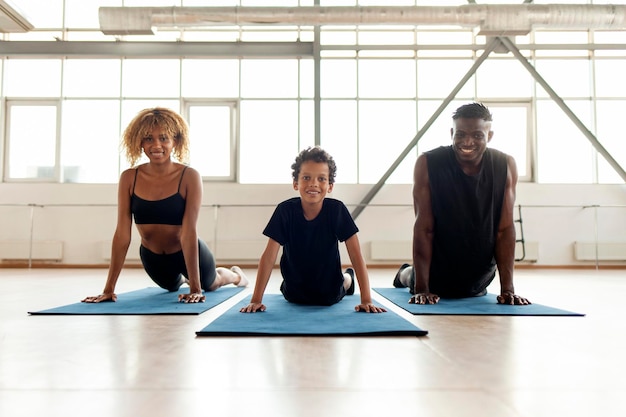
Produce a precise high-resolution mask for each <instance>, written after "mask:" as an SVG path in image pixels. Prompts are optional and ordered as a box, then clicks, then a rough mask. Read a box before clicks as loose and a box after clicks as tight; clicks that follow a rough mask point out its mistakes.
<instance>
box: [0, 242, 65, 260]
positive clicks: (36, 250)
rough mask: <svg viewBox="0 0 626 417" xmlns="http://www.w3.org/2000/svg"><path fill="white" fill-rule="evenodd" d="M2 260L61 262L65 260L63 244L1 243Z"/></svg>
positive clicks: (0, 256)
mask: <svg viewBox="0 0 626 417" xmlns="http://www.w3.org/2000/svg"><path fill="white" fill-rule="evenodd" d="M0 259H2V260H7V261H16V260H20V261H21V260H28V259H32V260H36V261H61V260H62V259H63V242H61V241H56V240H38V241H34V242H33V243H32V248H31V245H30V242H29V241H27V240H3V241H0Z"/></svg>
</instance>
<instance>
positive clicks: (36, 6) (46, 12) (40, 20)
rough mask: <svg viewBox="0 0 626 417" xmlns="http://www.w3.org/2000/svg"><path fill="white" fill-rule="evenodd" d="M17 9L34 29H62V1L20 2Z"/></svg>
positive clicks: (37, 0)
mask: <svg viewBox="0 0 626 417" xmlns="http://www.w3.org/2000/svg"><path fill="white" fill-rule="evenodd" d="M14 2H15V3H17V2H16V1H12V2H11V3H14ZM17 7H19V9H20V10H21V11H23V12H24V14H25V17H26V18H27V19H28V21H29V22H30V23H32V24H33V26H35V27H36V28H61V27H63V0H28V1H24V0H22V1H19V4H17Z"/></svg>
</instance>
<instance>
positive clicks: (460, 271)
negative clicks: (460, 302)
mask: <svg viewBox="0 0 626 417" xmlns="http://www.w3.org/2000/svg"><path fill="white" fill-rule="evenodd" d="M452 120H453V127H452V128H451V129H450V133H451V137H452V145H450V146H441V147H439V148H437V149H434V150H431V151H428V152H426V153H424V154H421V155H420V156H419V157H418V158H417V161H416V163H415V170H414V184H413V205H414V209H415V214H416V220H415V224H414V227H413V265H414V266H413V267H411V266H410V265H408V264H404V265H402V267H400V270H399V271H398V273H397V275H396V277H395V279H394V282H393V284H394V286H395V287H399V288H400V287H409V288H410V291H411V294H413V296H412V297H411V299H410V301H409V303H415V304H435V303H437V302H438V301H439V298H440V297H444V298H460V297H472V296H481V295H485V294H486V293H487V286H488V285H489V284H490V283H491V282H492V280H493V279H494V277H495V274H496V269H497V270H498V274H499V276H500V295H499V296H498V303H501V304H519V305H526V304H530V302H529V301H528V300H527V299H525V298H522V297H520V296H518V295H516V294H515V289H514V287H513V269H514V264H515V223H514V220H513V205H514V203H515V186H516V184H517V168H516V165H515V160H514V159H513V158H512V157H511V156H509V155H506V154H504V153H502V152H499V151H497V150H495V149H490V148H487V144H488V143H489V141H490V140H491V138H492V136H493V131H492V130H491V121H492V115H491V113H490V111H489V109H488V108H487V107H485V106H484V105H482V104H479V103H470V104H466V105H464V106H461V107H459V108H458V109H457V110H456V111H455V113H454V114H453V116H452Z"/></svg>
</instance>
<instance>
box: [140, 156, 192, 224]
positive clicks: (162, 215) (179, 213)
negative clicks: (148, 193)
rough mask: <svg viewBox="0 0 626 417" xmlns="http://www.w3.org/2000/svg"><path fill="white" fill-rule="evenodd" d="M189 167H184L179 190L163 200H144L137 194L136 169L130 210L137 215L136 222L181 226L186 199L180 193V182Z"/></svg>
mask: <svg viewBox="0 0 626 417" xmlns="http://www.w3.org/2000/svg"><path fill="white" fill-rule="evenodd" d="M185 170H187V167H185V168H183V172H182V173H181V174H180V181H179V182H178V191H177V192H176V194H172V195H171V196H169V197H166V198H164V199H162V200H144V199H143V198H141V197H139V196H137V194H135V184H136V183H137V173H138V172H139V168H136V169H135V181H134V182H133V194H132V196H131V199H130V211H131V213H133V215H134V216H135V224H171V225H177V226H180V225H182V224H183V216H184V214H185V199H184V198H183V196H182V195H181V194H180V184H182V182H183V175H185Z"/></svg>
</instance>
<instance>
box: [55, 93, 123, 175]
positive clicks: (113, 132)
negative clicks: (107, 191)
mask: <svg viewBox="0 0 626 417" xmlns="http://www.w3.org/2000/svg"><path fill="white" fill-rule="evenodd" d="M119 113H120V112H119V101H117V100H108V101H95V100H94V101H91V100H67V101H65V102H64V103H63V112H62V115H63V118H62V120H63V121H62V125H61V126H62V128H61V166H62V170H61V175H62V178H61V181H62V182H80V183H115V182H117V180H118V177H119V165H120V153H119V149H120V134H119ZM103 121H106V122H103Z"/></svg>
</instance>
